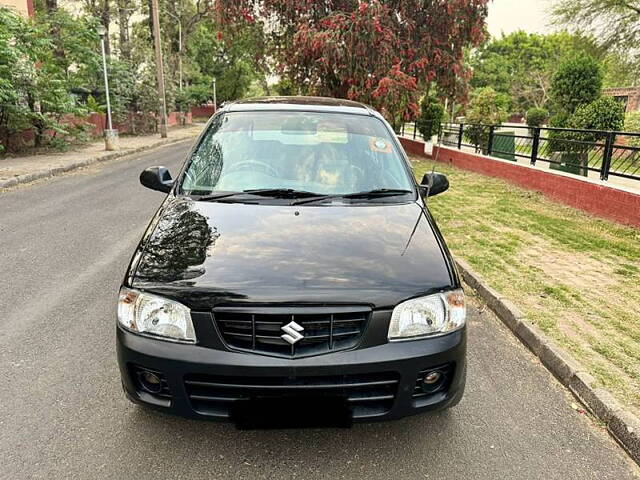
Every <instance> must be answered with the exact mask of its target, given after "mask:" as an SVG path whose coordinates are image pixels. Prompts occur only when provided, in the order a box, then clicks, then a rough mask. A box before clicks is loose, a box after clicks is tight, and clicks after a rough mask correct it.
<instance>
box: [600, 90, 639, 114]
mask: <svg viewBox="0 0 640 480" xmlns="http://www.w3.org/2000/svg"><path fill="white" fill-rule="evenodd" d="M602 94H603V95H606V96H608V97H613V98H615V99H616V100H618V101H619V102H621V103H623V104H624V105H625V111H626V112H636V111H638V110H640V87H624V88H607V89H605V90H604V91H603V92H602Z"/></svg>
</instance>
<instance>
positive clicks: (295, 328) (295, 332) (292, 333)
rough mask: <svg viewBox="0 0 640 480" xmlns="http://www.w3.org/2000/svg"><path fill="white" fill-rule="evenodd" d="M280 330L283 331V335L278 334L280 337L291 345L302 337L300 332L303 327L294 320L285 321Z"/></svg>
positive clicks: (302, 330)
mask: <svg viewBox="0 0 640 480" xmlns="http://www.w3.org/2000/svg"><path fill="white" fill-rule="evenodd" d="M281 330H282V331H283V332H284V335H280V338H281V339H283V340H284V341H286V342H289V343H290V344H291V345H293V344H295V343H298V342H299V341H300V340H302V339H303V338H304V335H302V334H300V332H304V328H302V327H301V326H300V325H298V324H297V323H296V322H290V323H287V324H286V325H285V326H284V327H282V328H281Z"/></svg>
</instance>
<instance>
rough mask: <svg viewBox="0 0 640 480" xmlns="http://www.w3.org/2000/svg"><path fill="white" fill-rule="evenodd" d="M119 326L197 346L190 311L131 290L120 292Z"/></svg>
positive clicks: (178, 304) (153, 296) (171, 301)
mask: <svg viewBox="0 0 640 480" xmlns="http://www.w3.org/2000/svg"><path fill="white" fill-rule="evenodd" d="M118 323H119V324H120V325H121V326H122V327H124V328H126V329H127V330H130V331H132V332H134V333H141V334H144V335H153V336H157V337H161V338H163V339H165V340H173V341H177V342H185V343H195V342H196V333H195V331H194V329H193V322H192V321H191V311H190V310H189V308H187V307H185V306H184V305H182V304H181V303H178V302H175V301H173V300H169V299H168V298H163V297H159V296H157V295H152V294H150V293H145V292H139V291H137V290H132V289H130V288H125V287H122V288H121V289H120V297H119V298H118Z"/></svg>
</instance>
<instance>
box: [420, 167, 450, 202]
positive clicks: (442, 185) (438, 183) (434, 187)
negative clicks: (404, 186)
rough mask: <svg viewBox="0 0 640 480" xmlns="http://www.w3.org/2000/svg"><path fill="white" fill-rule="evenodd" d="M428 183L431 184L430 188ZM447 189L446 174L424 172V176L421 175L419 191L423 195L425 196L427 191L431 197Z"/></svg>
mask: <svg viewBox="0 0 640 480" xmlns="http://www.w3.org/2000/svg"><path fill="white" fill-rule="evenodd" d="M429 185H431V188H429ZM447 190H449V179H447V177H446V175H443V174H441V173H437V172H433V173H425V174H424V177H422V182H420V193H421V194H422V196H423V197H424V196H426V195H427V193H428V194H429V196H430V197H433V196H435V195H438V194H440V193H442V192H446V191H447Z"/></svg>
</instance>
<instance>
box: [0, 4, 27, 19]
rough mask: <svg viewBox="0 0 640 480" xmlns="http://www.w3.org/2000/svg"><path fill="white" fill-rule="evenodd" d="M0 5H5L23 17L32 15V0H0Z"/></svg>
mask: <svg viewBox="0 0 640 480" xmlns="http://www.w3.org/2000/svg"><path fill="white" fill-rule="evenodd" d="M0 7H7V8H9V9H11V10H13V11H15V12H17V13H19V14H20V15H22V16H23V17H25V18H26V17H32V16H33V11H34V10H33V0H0Z"/></svg>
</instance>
